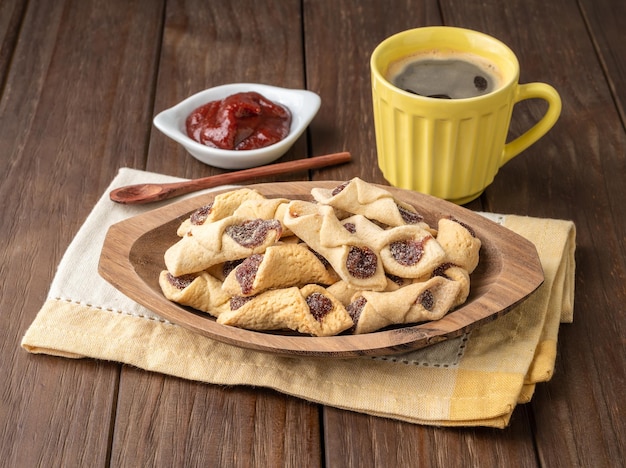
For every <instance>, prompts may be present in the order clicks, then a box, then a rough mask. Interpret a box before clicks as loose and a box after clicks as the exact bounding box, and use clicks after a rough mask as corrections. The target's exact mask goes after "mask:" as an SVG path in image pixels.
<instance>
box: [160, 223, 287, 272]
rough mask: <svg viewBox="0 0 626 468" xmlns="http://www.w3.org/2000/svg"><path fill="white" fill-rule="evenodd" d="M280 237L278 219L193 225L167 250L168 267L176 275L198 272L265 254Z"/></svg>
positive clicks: (166, 260)
mask: <svg viewBox="0 0 626 468" xmlns="http://www.w3.org/2000/svg"><path fill="white" fill-rule="evenodd" d="M281 234H282V225H281V223H280V222H279V221H278V220H275V219H270V220H263V219H247V218H241V217H238V216H229V217H228V218H224V219H221V220H219V221H215V222H212V223H206V224H202V225H199V226H193V227H192V228H191V230H190V231H189V232H188V233H187V234H186V235H185V236H184V237H182V238H181V239H180V240H179V241H178V242H177V243H176V244H174V245H173V246H171V247H170V248H169V249H167V250H166V251H165V255H164V259H165V266H166V267H167V270H168V271H169V272H170V273H171V274H172V275H174V276H181V275H184V274H187V273H196V272H199V271H203V270H206V269H208V268H210V267H212V266H213V265H217V264H219V263H223V262H226V261H231V260H238V259H242V258H246V257H249V256H250V255H252V254H255V253H263V252H264V251H265V249H266V248H267V247H268V246H270V245H273V244H274V243H276V242H277V241H278V240H279V239H280V236H281Z"/></svg>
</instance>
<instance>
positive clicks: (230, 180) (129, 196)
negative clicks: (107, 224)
mask: <svg viewBox="0 0 626 468" xmlns="http://www.w3.org/2000/svg"><path fill="white" fill-rule="evenodd" d="M349 161H350V153H348V152H342V153H334V154H327V155H325V156H316V157H314V158H308V159H298V160H296V161H288V162H283V163H277V164H269V165H267V166H261V167H253V168H251V169H244V170H242V171H235V172H226V173H224V174H219V175H214V176H209V177H203V178H201V179H192V180H185V181H182V182H172V183H164V184H137V185H127V186H125V187H119V188H116V189H115V190H112V191H111V192H110V193H109V198H111V200H113V201H114V202H117V203H123V204H126V205H133V204H134V205H138V204H143V203H151V202H155V201H161V200H167V199H169V198H174V197H178V196H179V195H184V194H186V193H191V192H195V191H197V190H203V189H207V188H211V187H217V186H219V185H228V184H235V183H238V182H243V181H245V180H251V179H256V178H261V177H267V176H272V175H278V174H286V173H288V172H296V171H304V170H307V169H317V168H320V167H325V166H332V165H334V164H341V163H345V162H349Z"/></svg>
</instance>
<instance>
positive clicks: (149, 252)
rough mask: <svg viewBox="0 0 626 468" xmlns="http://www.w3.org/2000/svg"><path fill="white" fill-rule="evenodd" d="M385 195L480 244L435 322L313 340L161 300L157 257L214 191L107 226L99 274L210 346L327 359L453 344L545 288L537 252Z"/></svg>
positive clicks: (478, 220)
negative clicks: (467, 285) (458, 301)
mask: <svg viewBox="0 0 626 468" xmlns="http://www.w3.org/2000/svg"><path fill="white" fill-rule="evenodd" d="M340 183H341V182H336V181H326V182H283V183H272V184H258V185H251V186H249V187H250V188H254V189H256V190H258V191H259V192H260V193H262V194H264V195H265V196H266V197H268V198H277V197H284V198H292V199H295V198H300V199H311V196H310V191H311V189H312V188H313V187H326V188H333V187H336V186H337V185H339V184H340ZM384 188H385V189H387V190H389V191H390V192H392V193H393V194H394V196H395V197H397V198H398V199H400V200H403V201H405V202H407V203H410V204H411V205H413V206H415V208H416V209H417V210H418V212H420V214H422V215H423V216H424V218H425V221H426V222H428V223H429V224H430V225H431V226H433V227H436V226H437V220H438V219H440V218H442V217H446V216H450V215H452V216H454V217H455V218H457V219H459V220H460V221H463V222H464V223H466V224H468V225H469V226H471V227H472V228H473V229H474V231H475V232H476V235H477V236H478V237H479V238H480V239H481V241H482V248H481V252H480V263H479V266H478V267H477V268H476V270H475V271H474V272H473V273H472V276H471V293H470V296H469V298H468V300H467V302H466V303H465V304H464V305H463V307H461V308H458V309H456V310H455V311H453V312H450V313H449V314H447V315H446V316H445V317H443V318H442V319H440V320H437V321H434V322H427V323H422V324H417V325H411V326H404V327H399V328H394V329H389V330H383V331H378V332H374V333H369V334H365V335H346V336H333V337H311V336H303V335H300V334H297V333H291V334H289V333H284V332H276V333H271V332H255V331H250V330H244V329H239V328H235V327H230V326H226V325H221V324H218V323H216V321H215V319H214V318H212V317H210V316H209V315H207V314H204V313H202V312H199V311H196V310H194V309H191V308H186V307H182V306H179V305H177V304H175V303H173V302H171V301H169V300H167V299H166V298H165V296H163V294H162V292H161V288H160V287H159V284H158V277H159V273H160V272H161V271H162V270H164V269H165V264H164V261H163V254H164V253H165V250H167V248H169V247H170V246H171V245H172V244H174V243H175V242H176V241H177V240H178V237H177V236H176V229H177V227H178V226H179V224H180V223H181V222H182V221H183V220H184V219H186V218H187V217H188V216H189V215H190V214H191V212H193V211H194V210H196V209H197V208H199V207H200V206H203V205H206V204H207V203H209V202H210V201H211V200H212V199H213V198H214V196H215V195H216V194H217V193H220V192H213V193H210V194H206V195H200V196H197V197H194V198H190V199H187V200H184V201H181V202H178V203H174V204H171V205H168V206H165V207H163V208H159V209H156V210H153V211H150V212H147V213H144V214H142V215H139V216H136V217H133V218H130V219H127V220H125V221H122V222H120V223H117V224H115V225H113V226H111V228H110V229H109V231H108V233H107V236H106V239H105V241H104V246H103V249H102V254H101V257H100V263H99V269H98V271H99V273H100V275H101V276H102V277H103V278H105V279H106V280H107V281H108V282H110V283H111V284H112V285H113V286H115V287H116V288H117V289H118V290H120V291H121V292H122V293H124V294H125V295H127V296H128V297H130V298H131V299H133V300H135V301H137V302H138V303H140V304H141V305H143V306H145V307H147V308H148V309H150V310H152V311H154V312H155V313H156V314H158V315H159V316H161V317H163V318H164V319H167V320H170V321H171V322H173V323H176V324H178V325H181V326H183V327H186V328H188V329H190V330H193V331H194V332H197V333H201V334H202V335H205V336H208V337H210V338H213V339H215V340H219V341H221V342H224V343H228V344H231V345H235V346H240V347H244V348H250V349H254V350H258V351H266V352H272V353H279V354H286V355H311V356H328V357H350V356H364V355H370V356H374V355H387V354H396V353H401V352H407V351H410V350H414V349H418V348H423V347H426V346H429V345H432V344H434V343H438V342H440V341H443V340H446V339H449V338H452V337H456V336H458V335H461V334H462V333H464V332H466V331H468V330H471V329H473V328H476V327H478V326H480V325H482V324H484V323H486V322H488V321H490V320H494V319H495V318H497V317H499V316H501V315H503V314H505V313H506V312H508V311H509V310H510V309H511V308H513V307H514V306H515V305H517V304H519V303H520V302H522V301H523V300H524V299H526V298H527V297H528V296H529V295H530V294H531V293H532V292H534V291H535V290H536V289H537V288H538V287H539V286H540V285H541V283H542V282H543V270H542V268H541V264H540V262H539V258H538V255H537V251H536V249H535V247H534V245H533V244H532V243H530V242H529V241H527V240H526V239H524V238H522V237H521V236H519V235H517V234H515V233H513V232H512V231H510V230H508V229H506V228H504V227H502V226H499V225H498V224H496V223H494V222H492V221H489V220H487V219H485V218H484V217H482V216H480V215H479V214H476V213H474V212H472V211H469V210H467V209H465V208H462V207H460V206H457V205H454V204H451V203H449V202H446V201H443V200H439V199H437V198H433V197H430V196H428V195H423V194H420V193H416V192H411V191H407V190H401V189H395V188H392V187H384Z"/></svg>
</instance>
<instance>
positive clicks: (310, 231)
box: [284, 200, 387, 291]
mask: <svg viewBox="0 0 626 468" xmlns="http://www.w3.org/2000/svg"><path fill="white" fill-rule="evenodd" d="M284 223H285V226H286V227H287V228H289V229H290V230H291V231H292V232H293V233H294V234H295V235H296V236H298V237H299V238H300V239H302V240H303V241H304V242H306V243H307V244H308V245H309V247H311V249H313V250H314V251H315V252H317V253H318V254H320V255H322V256H323V257H324V258H325V259H326V260H328V263H330V265H331V266H332V267H333V269H334V270H335V271H336V272H337V274H338V275H339V276H340V277H341V279H343V280H344V281H346V282H348V283H349V284H351V285H352V286H354V287H356V288H361V289H371V290H374V291H381V290H383V289H384V288H385V286H386V284H387V280H386V278H385V271H384V268H383V264H382V261H381V259H380V255H379V253H378V252H376V251H375V249H374V248H372V246H370V245H367V244H366V243H365V242H364V241H363V240H362V239H360V238H359V237H358V236H355V235H354V234H352V233H351V232H349V231H348V230H347V229H346V228H345V227H344V226H343V225H342V224H341V222H340V221H339V219H338V218H337V217H336V216H335V213H334V210H333V208H332V207H331V206H327V205H319V204H316V203H311V202H306V201H301V200H294V201H292V202H291V203H289V207H288V209H287V213H286V214H285V217H284Z"/></svg>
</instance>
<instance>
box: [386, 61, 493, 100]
mask: <svg viewBox="0 0 626 468" xmlns="http://www.w3.org/2000/svg"><path fill="white" fill-rule="evenodd" d="M387 78H388V80H389V81H390V82H391V83H393V84H394V85H395V86H397V87H398V88H400V89H403V90H404V91H407V92H409V93H413V94H417V95H419V96H425V97H430V98H438V99H467V98H472V97H477V96H482V95H483V94H489V93H491V92H492V91H494V90H495V89H496V88H497V87H498V86H500V82H501V81H502V80H501V79H500V77H499V73H498V70H497V68H496V65H495V64H494V63H491V62H489V61H487V60H485V59H483V58H481V57H478V56H475V55H470V54H441V53H440V52H439V51H437V50H432V51H428V52H425V53H420V54H416V55H414V56H409V57H406V58H404V59H402V60H398V61H397V62H395V63H392V64H391V65H390V66H389V71H388V76H387Z"/></svg>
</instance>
